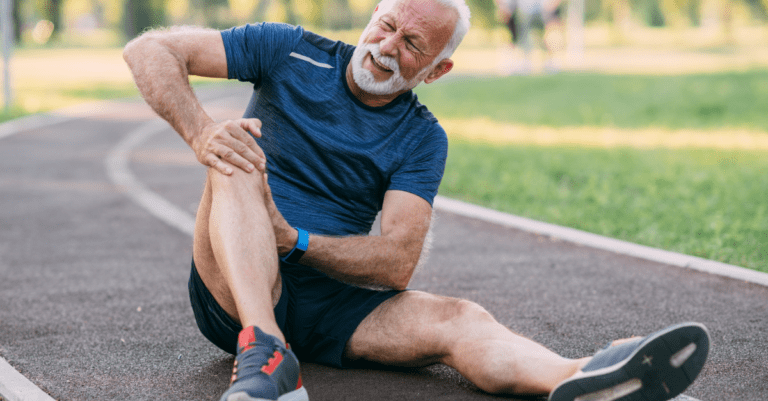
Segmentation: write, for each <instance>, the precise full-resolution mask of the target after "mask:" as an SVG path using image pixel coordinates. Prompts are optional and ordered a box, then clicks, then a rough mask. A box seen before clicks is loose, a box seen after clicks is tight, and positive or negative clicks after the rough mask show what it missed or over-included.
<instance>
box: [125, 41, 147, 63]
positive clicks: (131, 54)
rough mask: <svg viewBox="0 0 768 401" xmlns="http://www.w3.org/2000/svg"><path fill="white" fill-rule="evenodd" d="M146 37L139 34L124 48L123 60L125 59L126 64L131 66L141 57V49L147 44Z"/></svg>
mask: <svg viewBox="0 0 768 401" xmlns="http://www.w3.org/2000/svg"><path fill="white" fill-rule="evenodd" d="M146 41H147V39H146V37H145V36H139V37H137V38H135V39H133V40H131V41H130V42H128V44H127V45H125V47H124V48H123V60H125V62H126V64H128V66H129V67H130V66H131V65H132V64H133V62H134V60H138V59H139V58H140V56H139V55H140V54H141V50H142V48H143V47H144V46H145V44H146Z"/></svg>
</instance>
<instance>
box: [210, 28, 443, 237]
mask: <svg viewBox="0 0 768 401" xmlns="http://www.w3.org/2000/svg"><path fill="white" fill-rule="evenodd" d="M221 35H222V38H223V39H224V47H225V49H226V54H227V68H228V71H229V78H230V79H238V80H240V81H246V82H252V83H253V84H254V89H255V91H254V95H253V97H252V98H251V101H250V104H249V105H248V108H247V109H246V112H245V117H248V118H251V117H255V118H258V119H260V120H261V121H262V124H263V125H262V130H261V131H262V137H261V138H259V139H258V143H259V146H261V148H262V149H263V150H264V152H265V154H266V155H267V169H268V172H269V184H270V187H271V188H272V195H273V198H274V200H275V204H276V205H277V207H278V209H279V210H280V212H281V213H282V214H283V216H284V217H285V219H286V220H287V221H288V223H289V224H291V225H292V226H296V227H301V228H304V229H306V230H307V231H309V232H312V233H317V234H324V235H352V234H367V233H368V232H369V231H370V229H371V225H372V224H373V221H374V220H375V218H376V214H377V213H378V212H379V211H380V210H381V207H382V203H383V200H384V193H385V192H386V191H387V190H401V191H407V192H410V193H413V194H416V195H418V196H420V197H422V198H424V199H426V200H427V201H428V202H429V203H430V204H431V203H432V201H433V199H434V197H435V195H436V194H437V188H438V186H439V185H440V180H441V179H442V177H443V170H444V169H445V159H446V155H447V152H448V139H447V137H446V135H445V131H444V130H443V128H442V127H441V126H440V125H439V124H438V122H437V119H435V117H434V116H433V115H432V114H431V113H430V112H429V111H428V110H427V108H426V107H424V106H423V105H421V104H420V103H419V102H418V100H417V98H416V95H415V94H413V92H410V91H409V92H407V93H404V94H403V95H401V96H399V97H398V98H397V99H395V100H394V101H392V102H391V103H389V104H387V105H386V106H383V107H375V108H374V107H369V106H366V105H365V104H363V103H362V102H360V101H359V100H358V99H357V98H356V97H355V96H354V95H353V94H352V92H350V90H349V87H348V86H347V82H346V69H347V65H348V63H349V60H350V59H351V57H352V53H353V51H354V49H355V47H354V46H351V45H348V44H345V43H342V42H337V41H332V40H329V39H327V38H324V37H321V36H319V35H316V34H314V33H311V32H307V31H305V30H304V29H303V28H301V27H294V26H291V25H287V24H278V23H262V24H257V25H246V26H242V27H237V28H232V29H229V30H226V31H223V32H222V33H221Z"/></svg>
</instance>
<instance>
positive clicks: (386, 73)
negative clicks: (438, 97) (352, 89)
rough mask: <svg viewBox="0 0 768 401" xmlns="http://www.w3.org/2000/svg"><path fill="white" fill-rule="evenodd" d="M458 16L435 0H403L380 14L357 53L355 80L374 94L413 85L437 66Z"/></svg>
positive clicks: (353, 61) (353, 68)
mask: <svg viewBox="0 0 768 401" xmlns="http://www.w3.org/2000/svg"><path fill="white" fill-rule="evenodd" d="M456 18H457V13H456V12H455V11H454V10H452V9H450V8H447V7H445V6H443V5H441V4H439V3H437V2H435V1H433V0H400V1H398V2H397V3H396V4H395V5H394V6H393V7H392V9H390V10H388V11H386V12H384V13H381V14H378V15H375V16H374V19H373V20H372V21H371V23H370V24H369V25H368V27H367V28H366V29H365V31H364V32H363V34H362V35H361V36H360V41H359V43H358V46H357V49H355V53H354V55H353V56H352V61H351V65H352V73H353V78H354V80H355V83H356V84H357V85H358V86H359V87H360V88H361V89H362V90H364V91H365V92H368V93H371V94H374V95H390V94H394V93H397V92H401V91H405V90H409V89H412V88H413V87H415V86H416V85H418V84H419V83H420V82H421V81H423V80H424V79H425V78H426V77H427V76H429V75H430V73H431V72H432V71H433V69H435V68H436V64H437V63H438V62H439V61H440V60H436V58H437V56H438V55H439V54H440V52H442V50H443V48H445V45H446V44H447V43H448V41H449V40H450V37H451V35H452V34H453V28H454V26H455V23H456Z"/></svg>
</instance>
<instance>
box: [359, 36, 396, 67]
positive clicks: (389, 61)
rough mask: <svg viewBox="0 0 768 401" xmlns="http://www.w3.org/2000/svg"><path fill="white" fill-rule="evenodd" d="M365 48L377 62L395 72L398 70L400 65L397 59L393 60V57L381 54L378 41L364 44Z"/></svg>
mask: <svg viewBox="0 0 768 401" xmlns="http://www.w3.org/2000/svg"><path fill="white" fill-rule="evenodd" d="M365 50H368V51H369V52H371V55H372V56H373V58H375V59H376V62H377V63H379V64H381V65H383V66H384V67H387V68H389V69H390V70H392V71H394V72H396V73H399V72H400V66H398V65H397V61H395V59H394V57H389V56H382V55H381V49H380V47H379V44H378V43H370V44H367V45H365Z"/></svg>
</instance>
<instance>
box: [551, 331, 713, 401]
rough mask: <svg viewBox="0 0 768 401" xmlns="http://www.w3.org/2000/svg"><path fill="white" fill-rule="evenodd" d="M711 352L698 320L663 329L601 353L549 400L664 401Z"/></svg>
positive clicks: (682, 386) (695, 372)
mask: <svg viewBox="0 0 768 401" xmlns="http://www.w3.org/2000/svg"><path fill="white" fill-rule="evenodd" d="M708 353H709V333H708V331H707V328H706V327H704V326H703V325H701V324H699V323H683V324H678V325H674V326H670V327H667V328H666V329H664V330H661V331H658V332H656V333H653V334H651V335H650V336H648V337H645V338H639V339H637V340H633V341H629V342H626V343H624V344H621V345H616V346H610V345H609V346H608V347H606V348H604V349H603V350H601V351H599V352H598V353H597V354H595V356H594V357H593V358H592V360H591V361H589V363H587V364H586V365H585V366H584V368H583V369H582V370H581V372H579V373H577V374H576V375H574V376H573V377H571V378H569V379H568V380H565V381H563V382H562V383H560V384H559V385H558V386H557V388H555V390H554V391H552V393H551V394H550V395H549V401H619V400H620V401H664V400H669V399H670V398H674V397H676V396H677V395H679V394H680V393H682V392H683V391H684V390H685V389H686V388H688V386H689V385H690V384H691V383H693V381H694V380H695V379H696V376H698V375H699V372H701V369H702V368H703V367H704V362H705V361H706V360H707V354H708Z"/></svg>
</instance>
